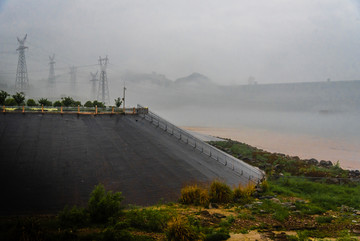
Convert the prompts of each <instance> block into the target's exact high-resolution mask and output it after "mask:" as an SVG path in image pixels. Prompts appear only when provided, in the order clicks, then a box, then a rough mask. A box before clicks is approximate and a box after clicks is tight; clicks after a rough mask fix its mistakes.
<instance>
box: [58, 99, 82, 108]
mask: <svg viewBox="0 0 360 241" xmlns="http://www.w3.org/2000/svg"><path fill="white" fill-rule="evenodd" d="M61 104H62V105H63V106H66V107H69V106H73V107H76V106H78V105H77V102H76V101H75V100H74V99H73V98H71V97H70V96H68V97H62V98H61Z"/></svg>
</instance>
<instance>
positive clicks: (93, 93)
mask: <svg viewBox="0 0 360 241" xmlns="http://www.w3.org/2000/svg"><path fill="white" fill-rule="evenodd" d="M97 74H98V72H97V71H96V73H95V74H93V73H90V75H91V80H90V81H91V82H92V86H91V98H92V99H93V100H95V99H96V81H98V79H97V78H96V77H97Z"/></svg>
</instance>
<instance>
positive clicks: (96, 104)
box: [93, 100, 105, 107]
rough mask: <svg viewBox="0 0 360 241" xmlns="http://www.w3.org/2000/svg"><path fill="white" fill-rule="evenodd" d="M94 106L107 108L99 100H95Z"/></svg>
mask: <svg viewBox="0 0 360 241" xmlns="http://www.w3.org/2000/svg"><path fill="white" fill-rule="evenodd" d="M93 105H94V106H97V107H105V105H104V103H102V102H100V101H97V100H94V102H93Z"/></svg>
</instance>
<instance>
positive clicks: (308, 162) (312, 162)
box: [305, 158, 319, 166]
mask: <svg viewBox="0 0 360 241" xmlns="http://www.w3.org/2000/svg"><path fill="white" fill-rule="evenodd" d="M305 162H306V163H307V164H310V165H316V166H317V165H318V164H319V161H318V160H316V159H315V158H311V159H309V160H305Z"/></svg>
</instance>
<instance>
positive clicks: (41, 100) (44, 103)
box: [38, 98, 52, 106]
mask: <svg viewBox="0 0 360 241" xmlns="http://www.w3.org/2000/svg"><path fill="white" fill-rule="evenodd" d="M38 102H39V104H40V105H43V106H52V102H51V101H50V100H48V99H46V98H41V99H40V100H38Z"/></svg>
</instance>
